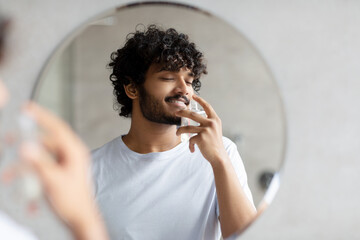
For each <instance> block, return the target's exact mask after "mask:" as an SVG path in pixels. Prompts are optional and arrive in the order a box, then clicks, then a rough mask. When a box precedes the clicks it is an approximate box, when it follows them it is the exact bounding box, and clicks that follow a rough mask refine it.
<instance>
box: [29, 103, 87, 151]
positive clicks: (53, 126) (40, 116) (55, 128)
mask: <svg viewBox="0 0 360 240" xmlns="http://www.w3.org/2000/svg"><path fill="white" fill-rule="evenodd" d="M25 110H26V111H27V112H29V113H30V114H31V115H32V116H33V117H34V118H35V120H36V121H37V123H38V124H39V125H40V126H41V127H43V128H44V129H45V131H46V132H47V134H48V136H49V137H50V138H52V141H53V143H52V145H53V151H55V152H57V154H62V155H65V156H73V157H77V155H78V154H79V153H81V154H82V153H83V152H84V151H85V149H86V147H85V146H84V145H83V144H82V142H81V140H80V139H79V138H78V137H77V136H76V135H75V134H74V133H73V132H72V130H71V129H70V127H69V126H68V125H67V124H66V123H65V122H63V121H62V120H60V119H59V118H58V117H56V116H55V115H53V114H52V113H50V112H49V111H47V110H45V109H43V108H42V107H40V106H39V105H37V104H35V103H29V104H27V106H26V109H25ZM74 155H75V156H74ZM78 157H80V156H78Z"/></svg>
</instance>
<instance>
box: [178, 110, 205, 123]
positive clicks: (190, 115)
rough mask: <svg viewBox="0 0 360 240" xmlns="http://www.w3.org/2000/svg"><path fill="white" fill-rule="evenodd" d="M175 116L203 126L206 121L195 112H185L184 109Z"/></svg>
mask: <svg viewBox="0 0 360 240" xmlns="http://www.w3.org/2000/svg"><path fill="white" fill-rule="evenodd" d="M175 115H176V116H178V117H186V118H190V119H191V120H193V121H195V122H198V123H200V124H204V123H205V121H206V119H207V118H206V117H204V116H202V115H200V114H198V113H196V112H193V111H190V110H186V109H183V110H180V111H178V112H176V113H175Z"/></svg>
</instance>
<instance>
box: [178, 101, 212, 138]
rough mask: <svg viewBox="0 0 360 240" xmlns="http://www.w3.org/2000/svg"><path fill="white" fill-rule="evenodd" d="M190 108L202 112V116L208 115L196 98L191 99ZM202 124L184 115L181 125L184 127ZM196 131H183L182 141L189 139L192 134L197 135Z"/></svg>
mask: <svg viewBox="0 0 360 240" xmlns="http://www.w3.org/2000/svg"><path fill="white" fill-rule="evenodd" d="M189 110H190V111H193V112H195V113H197V114H200V115H201V116H203V117H207V115H206V113H205V111H204V109H203V108H202V106H201V105H200V104H199V103H198V102H196V101H194V100H190V104H189ZM199 125H200V124H199V123H198V122H196V121H194V120H192V119H190V118H185V117H182V118H181V125H180V126H181V127H184V126H199ZM195 135H196V133H183V134H181V141H183V142H184V141H188V140H189V139H190V138H191V137H192V136H195Z"/></svg>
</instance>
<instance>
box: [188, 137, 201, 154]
mask: <svg viewBox="0 0 360 240" xmlns="http://www.w3.org/2000/svg"><path fill="white" fill-rule="evenodd" d="M199 139H200V137H199V135H196V136H193V137H191V138H190V140H189V149H190V152H192V153H193V152H195V144H196V143H197V141H199Z"/></svg>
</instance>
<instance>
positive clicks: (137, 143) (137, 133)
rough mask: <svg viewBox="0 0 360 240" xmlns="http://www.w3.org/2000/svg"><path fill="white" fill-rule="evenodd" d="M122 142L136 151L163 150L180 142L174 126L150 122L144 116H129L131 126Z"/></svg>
mask: <svg viewBox="0 0 360 240" xmlns="http://www.w3.org/2000/svg"><path fill="white" fill-rule="evenodd" d="M123 141H124V143H125V144H126V145H127V146H128V148H130V149H131V150H133V151H134V152H138V153H150V152H163V151H167V150H170V149H172V148H174V147H175V146H177V145H178V144H179V143H180V142H181V137H180V136H176V126H175V125H168V124H160V123H154V122H151V121H149V120H147V119H145V118H137V117H134V116H133V117H132V118H131V127H130V130H129V132H128V134H127V135H126V136H124V137H123Z"/></svg>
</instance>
